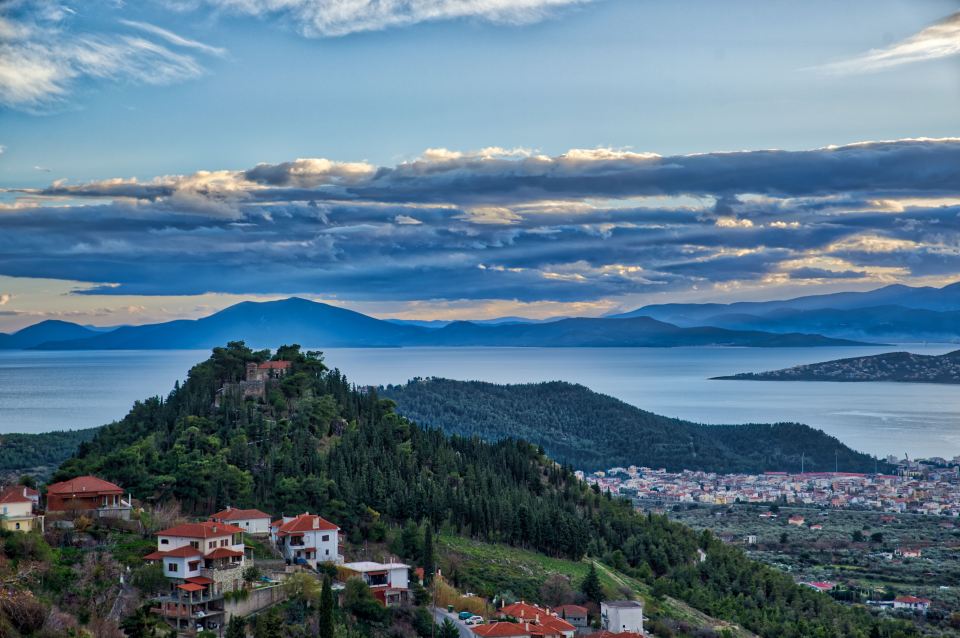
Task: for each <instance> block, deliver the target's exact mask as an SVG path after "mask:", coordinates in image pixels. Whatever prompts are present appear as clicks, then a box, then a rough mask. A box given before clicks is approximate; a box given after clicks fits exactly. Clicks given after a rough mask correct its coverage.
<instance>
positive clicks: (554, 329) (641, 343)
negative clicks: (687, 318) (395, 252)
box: [415, 317, 857, 348]
mask: <svg viewBox="0 0 960 638" xmlns="http://www.w3.org/2000/svg"><path fill="white" fill-rule="evenodd" d="M415 343H416V345H431V346H515V347H544V348H548V347H648V348H649V347H652V348H668V347H677V346H746V347H761V348H764V347H800V346H838V345H857V344H856V342H853V341H845V340H836V339H828V338H826V337H821V336H819V335H810V334H770V333H766V332H759V331H742V330H727V329H723V328H680V327H677V326H675V325H672V324H669V323H665V322H662V321H657V320H656V319H651V318H649V317H635V318H629V319H589V318H575V319H561V320H560V321H552V322H549V323H539V324H500V325H479V324H475V323H470V322H466V321H458V322H454V323H452V324H450V325H449V326H446V327H445V328H441V329H439V330H433V331H431V332H430V333H428V334H426V335H422V336H421V337H420V338H419V339H418V340H417V341H416V342H415Z"/></svg>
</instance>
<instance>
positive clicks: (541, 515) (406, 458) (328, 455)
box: [55, 343, 914, 638]
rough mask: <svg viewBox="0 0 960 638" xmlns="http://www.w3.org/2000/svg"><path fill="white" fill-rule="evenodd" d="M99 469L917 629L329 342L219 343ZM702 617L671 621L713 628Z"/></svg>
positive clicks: (170, 490) (352, 528) (784, 611)
mask: <svg viewBox="0 0 960 638" xmlns="http://www.w3.org/2000/svg"><path fill="white" fill-rule="evenodd" d="M267 360H272V361H275V362H284V361H286V362H289V364H283V365H282V366H281V365H279V364H277V365H275V366H272V367H273V368H275V369H284V370H285V371H286V372H285V373H283V374H282V375H281V376H280V377H279V378H276V379H273V380H270V381H268V382H266V384H265V385H264V386H262V392H260V393H259V395H258V396H249V397H247V398H244V396H243V395H242V393H241V390H243V389H244V387H245V386H243V385H242V384H240V383H239V382H240V380H242V379H243V378H244V376H245V370H246V369H247V364H251V363H252V364H257V365H259V364H260V363H263V362H265V361H267ZM257 365H254V367H255V368H256V367H257ZM225 384H226V385H225ZM260 388H261V386H257V389H258V390H259V389H260ZM218 396H219V400H218V401H216V402H215V398H216V397H218ZM87 473H91V474H95V475H97V476H101V477H104V478H106V479H109V480H111V481H116V482H117V483H119V484H120V485H122V486H123V487H124V488H125V489H128V490H130V491H131V492H132V493H133V494H135V495H136V496H137V497H138V498H140V499H142V501H143V502H144V503H145V504H146V505H147V506H148V507H152V506H158V507H164V506H165V504H169V503H171V502H173V501H176V502H177V503H178V504H179V506H180V507H182V508H183V511H184V512H186V513H189V514H194V515H204V514H206V513H208V512H210V511H214V510H215V509H216V508H219V507H222V506H223V505H225V504H231V505H234V506H237V507H258V508H262V509H266V510H268V511H271V512H296V511H304V510H307V511H310V512H316V513H318V514H320V515H322V516H323V517H325V518H327V519H329V520H333V521H336V522H337V523H338V524H339V525H340V527H341V529H342V530H343V533H344V535H345V538H346V540H347V542H348V543H350V544H352V545H354V546H356V547H366V546H367V545H368V544H376V543H383V542H384V541H385V540H389V539H396V538H397V537H398V536H399V537H400V538H401V539H402V538H403V535H404V534H406V531H403V532H401V530H407V529H409V528H410V527H411V526H413V529H414V530H415V529H416V527H417V525H418V524H419V525H426V526H430V527H432V528H435V529H442V530H443V533H444V537H443V538H444V539H445V540H444V543H443V544H442V545H441V547H440V551H439V553H440V556H439V559H440V561H441V563H446V564H450V563H451V562H453V563H454V564H456V561H457V560H459V559H457V558H456V557H453V556H447V555H445V554H444V549H443V547H452V549H451V550H449V551H456V552H462V551H463V547H464V545H463V544H462V543H458V542H455V541H451V540H449V539H451V538H460V539H465V540H467V539H469V540H471V541H474V542H479V543H485V544H490V543H499V544H502V545H504V546H510V547H514V548H518V549H523V550H525V551H527V552H533V553H535V554H537V555H540V556H544V557H550V558H553V559H563V560H566V561H578V560H581V559H582V558H584V557H585V556H590V557H592V558H593V559H594V560H601V559H602V560H604V561H605V562H608V564H611V565H613V564H616V566H617V567H616V569H617V570H619V571H620V572H623V573H624V574H626V575H628V576H629V577H630V578H633V579H636V581H637V586H638V587H642V588H644V589H646V588H650V589H649V591H651V592H652V593H653V594H655V596H654V600H658V601H659V600H666V599H667V598H669V599H676V600H678V601H681V602H682V603H683V604H684V605H686V606H687V608H688V609H689V610H690V611H689V612H687V616H688V617H700V618H707V617H708V616H709V617H712V618H715V619H720V620H722V621H725V622H728V623H735V624H737V625H739V626H742V627H744V628H745V629H747V630H748V631H750V632H753V633H755V634H757V635H759V636H762V637H763V638H774V637H776V638H781V637H785V638H800V637H802V636H810V635H837V636H850V637H852V638H867V637H868V636H871V635H884V636H910V635H914V630H913V629H912V628H910V627H909V626H907V625H906V624H904V623H900V622H896V621H887V620H883V619H878V618H876V617H874V616H872V615H871V614H870V613H869V612H868V611H866V610H864V609H862V608H855V607H847V606H843V605H841V604H839V603H836V602H834V601H833V600H831V599H830V598H829V597H826V596H823V595H821V594H818V593H817V592H814V591H812V590H809V589H807V588H802V587H799V586H798V585H796V584H795V583H794V582H793V580H792V578H791V577H790V576H788V575H786V574H782V573H780V572H778V571H776V570H774V569H772V568H769V567H765V566H762V565H760V564H758V563H756V562H753V561H751V560H749V559H747V558H746V556H745V555H744V554H743V553H742V552H741V551H740V550H739V549H737V548H735V547H731V546H728V545H725V544H723V543H721V542H720V541H718V540H717V539H716V538H714V537H713V536H712V535H711V534H709V533H696V532H694V531H693V530H691V529H690V528H688V527H684V526H682V525H679V524H677V523H674V522H671V521H670V520H668V519H667V518H666V517H664V516H656V515H641V514H638V513H637V512H635V511H634V510H633V507H632V505H631V504H630V503H629V502H628V501H625V500H620V499H614V498H612V497H611V496H610V495H609V494H608V495H603V494H601V493H600V492H599V490H595V489H592V488H590V487H588V486H587V485H586V484H584V483H583V482H581V481H579V480H577V479H576V477H575V476H574V475H573V473H572V471H571V470H570V469H568V468H565V467H563V466H561V465H558V464H557V463H555V462H553V461H552V460H551V459H550V458H549V457H548V456H546V455H545V454H544V453H543V452H542V451H541V450H539V449H538V447H537V446H536V445H533V444H531V443H528V442H525V441H522V440H517V439H505V440H501V441H498V442H495V443H490V442H485V441H482V440H480V439H479V438H477V437H469V438H467V437H461V436H456V435H454V436H450V435H447V434H444V433H443V432H442V431H440V430H439V429H433V428H429V427H421V426H418V425H416V424H415V423H413V422H411V421H409V420H407V419H405V418H404V417H402V416H400V415H399V414H397V413H396V412H395V411H394V410H393V403H392V401H389V400H385V399H382V398H381V397H380V396H379V395H378V393H377V391H376V390H375V389H371V390H368V391H363V392H361V391H359V390H357V389H356V388H354V387H353V386H351V385H350V383H349V382H348V381H347V379H345V378H344V377H343V376H342V375H341V374H340V373H339V372H337V371H336V370H329V369H328V368H327V367H326V365H325V363H324V361H323V358H322V355H321V354H320V353H318V352H306V353H304V352H301V351H300V348H299V347H297V346H289V347H287V346H285V347H282V348H280V349H278V350H277V351H276V352H275V353H271V352H269V351H253V350H251V349H249V348H247V347H246V346H245V345H244V344H242V343H231V344H230V345H228V346H227V347H226V348H216V349H215V350H214V352H213V355H212V356H211V358H210V359H208V360H207V361H204V362H202V363H200V364H198V365H196V366H194V367H193V368H192V369H191V370H190V372H189V375H188V378H187V381H186V383H185V384H184V385H182V386H177V387H175V388H174V390H173V391H172V392H171V393H170V395H169V396H168V397H167V398H166V399H164V400H161V399H160V398H153V399H148V400H145V401H143V402H138V403H137V404H136V405H134V407H133V409H132V410H131V411H130V413H129V414H128V415H127V416H126V417H125V418H123V419H122V420H121V421H119V422H117V423H114V424H110V425H107V426H104V427H103V428H101V429H100V430H99V431H98V433H97V435H96V436H95V437H94V439H93V440H92V441H90V442H88V443H85V444H83V445H82V446H81V447H80V450H79V451H78V452H77V454H76V455H75V456H74V457H73V458H71V459H69V460H68V461H67V462H66V463H64V465H63V466H62V467H61V468H60V470H59V472H58V473H57V475H56V476H55V479H67V478H71V477H73V476H77V475H81V474H87ZM698 550H700V551H702V552H703V556H704V559H703V560H700V559H699V558H698V555H699V554H698ZM605 569H606V568H605ZM621 582H626V581H624V580H622V579H621ZM619 595H623V594H622V593H620V594H619ZM671 607H673V608H676V606H673V605H670V606H668V605H666V604H664V605H663V606H660V605H659V604H658V605H652V606H651V610H652V611H651V613H653V610H658V609H659V611H657V612H656V615H657V616H659V617H660V618H664V617H665V616H664V614H669V613H670V612H669V611H668V609H669V608H671ZM698 614H699V616H697V615H698ZM654 620H656V619H654ZM686 627H687V628H686V629H678V630H677V631H673V630H668V631H670V633H669V635H676V636H693V635H695V632H697V631H700V630H698V629H696V628H695V627H691V626H690V625H686ZM709 631H712V629H709ZM377 635H388V634H387V633H386V631H384V632H383V633H382V634H377ZM404 635H408V634H404ZM663 635H668V634H663ZM696 635H708V634H704V633H702V632H701V633H699V634H696Z"/></svg>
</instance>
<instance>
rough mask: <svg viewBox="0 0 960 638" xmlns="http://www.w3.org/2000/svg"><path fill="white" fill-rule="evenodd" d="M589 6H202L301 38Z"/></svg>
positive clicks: (375, 0)
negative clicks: (282, 23) (289, 27)
mask: <svg viewBox="0 0 960 638" xmlns="http://www.w3.org/2000/svg"><path fill="white" fill-rule="evenodd" d="M590 1H591V0H400V1H397V0H391V1H386V2H385V1H383V0H281V1H277V0H205V4H207V5H208V6H211V7H214V8H216V9H218V10H220V11H223V12H227V13H234V14H240V15H249V16H256V17H279V18H282V19H286V20H289V21H291V22H292V23H293V24H295V25H296V27H297V29H298V30H299V31H300V32H301V33H302V34H303V35H305V36H308V37H320V36H344V35H348V34H350V33H357V32H362V31H381V30H384V29H388V28H393V27H403V26H409V25H413V24H417V23H420V22H438V21H441V20H453V19H463V18H478V19H481V20H486V21H488V22H494V23H501V24H526V23H530V22H536V21H539V20H542V19H543V18H545V17H547V16H548V15H550V13H551V12H552V11H554V10H556V9H560V8H563V7H568V6H572V5H577V4H585V3H587V2H590ZM171 4H172V3H171ZM175 6H179V5H175Z"/></svg>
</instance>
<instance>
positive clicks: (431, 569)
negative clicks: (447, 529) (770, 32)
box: [421, 521, 437, 587]
mask: <svg viewBox="0 0 960 638" xmlns="http://www.w3.org/2000/svg"><path fill="white" fill-rule="evenodd" d="M426 527H427V528H426V529H425V530H424V531H423V561H421V564H422V566H423V585H424V587H429V586H430V584H431V583H433V575H434V573H435V572H436V571H437V568H436V565H435V564H434V562H433V526H431V525H430V521H427V526H426Z"/></svg>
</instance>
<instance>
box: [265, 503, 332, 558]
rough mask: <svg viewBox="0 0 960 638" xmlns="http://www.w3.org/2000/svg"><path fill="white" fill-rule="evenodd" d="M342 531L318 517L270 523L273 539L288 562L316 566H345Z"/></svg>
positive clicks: (302, 516) (308, 514)
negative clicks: (325, 564) (324, 564)
mask: <svg viewBox="0 0 960 638" xmlns="http://www.w3.org/2000/svg"><path fill="white" fill-rule="evenodd" d="M339 535H340V528H339V527H337V526H336V525H334V524H333V523H331V522H330V521H328V520H326V519H324V518H323V517H321V516H317V515H316V514H310V513H309V512H306V513H303V514H300V515H299V516H284V517H283V518H282V519H280V520H278V521H274V522H273V523H271V524H270V540H272V541H273V542H274V543H275V544H276V546H277V549H279V550H280V553H281V554H283V557H284V559H285V560H286V561H287V562H288V563H296V564H301V565H309V566H310V567H316V566H317V563H342V562H343V556H341V555H340V538H339Z"/></svg>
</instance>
